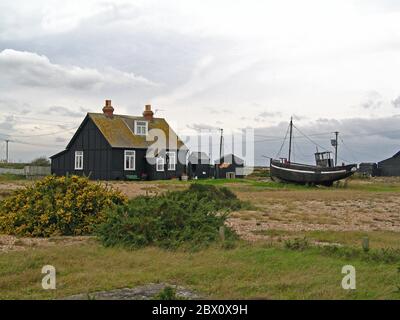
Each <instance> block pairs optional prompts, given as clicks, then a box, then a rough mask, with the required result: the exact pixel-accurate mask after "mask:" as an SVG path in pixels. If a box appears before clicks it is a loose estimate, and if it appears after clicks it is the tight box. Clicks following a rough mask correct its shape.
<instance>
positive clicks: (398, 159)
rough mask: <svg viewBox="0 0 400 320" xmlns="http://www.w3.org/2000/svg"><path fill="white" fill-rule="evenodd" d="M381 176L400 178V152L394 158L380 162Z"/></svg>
mask: <svg viewBox="0 0 400 320" xmlns="http://www.w3.org/2000/svg"><path fill="white" fill-rule="evenodd" d="M378 171H379V175H380V176H396V177H398V176H400V152H398V153H396V154H395V155H394V156H393V157H391V158H389V159H386V160H383V161H381V162H378Z"/></svg>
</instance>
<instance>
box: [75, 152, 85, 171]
mask: <svg viewBox="0 0 400 320" xmlns="http://www.w3.org/2000/svg"><path fill="white" fill-rule="evenodd" d="M75 170H83V151H75Z"/></svg>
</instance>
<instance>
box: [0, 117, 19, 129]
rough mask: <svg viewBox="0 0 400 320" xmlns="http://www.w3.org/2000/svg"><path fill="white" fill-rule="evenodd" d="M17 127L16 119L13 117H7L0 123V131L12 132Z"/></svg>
mask: <svg viewBox="0 0 400 320" xmlns="http://www.w3.org/2000/svg"><path fill="white" fill-rule="evenodd" d="M15 125H16V121H15V118H14V117H13V116H6V117H5V118H4V120H3V121H1V122H0V130H6V131H11V130H13V129H14V127H15Z"/></svg>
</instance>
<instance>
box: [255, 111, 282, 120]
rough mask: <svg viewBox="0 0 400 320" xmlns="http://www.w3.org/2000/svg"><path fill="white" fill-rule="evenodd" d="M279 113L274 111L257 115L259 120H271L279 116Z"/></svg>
mask: <svg viewBox="0 0 400 320" xmlns="http://www.w3.org/2000/svg"><path fill="white" fill-rule="evenodd" d="M281 115H282V113H281V112H274V111H264V112H262V113H260V114H259V115H258V117H260V118H273V117H278V116H281Z"/></svg>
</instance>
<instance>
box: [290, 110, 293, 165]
mask: <svg viewBox="0 0 400 320" xmlns="http://www.w3.org/2000/svg"><path fill="white" fill-rule="evenodd" d="M292 134H293V117H290V137H289V163H290V158H291V155H292Z"/></svg>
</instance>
